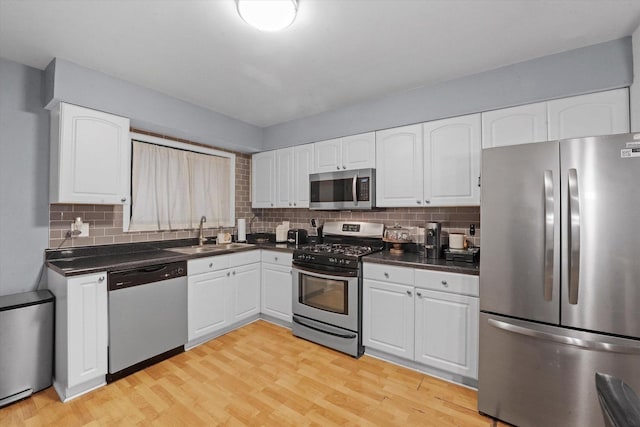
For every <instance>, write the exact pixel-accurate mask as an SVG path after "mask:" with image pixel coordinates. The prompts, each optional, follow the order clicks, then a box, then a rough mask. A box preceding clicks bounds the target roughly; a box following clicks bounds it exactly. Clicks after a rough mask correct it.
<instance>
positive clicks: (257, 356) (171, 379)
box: [0, 320, 496, 426]
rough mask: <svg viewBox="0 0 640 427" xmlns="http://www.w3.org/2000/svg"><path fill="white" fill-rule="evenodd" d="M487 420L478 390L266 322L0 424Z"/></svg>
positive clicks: (2, 414) (40, 396)
mask: <svg viewBox="0 0 640 427" xmlns="http://www.w3.org/2000/svg"><path fill="white" fill-rule="evenodd" d="M21 425H24V426H41V425H52V426H79V425H93V426H97V425H109V426H111V425H127V426H130V425H170V426H192V425H206V426H213V425H229V426H234V425H272V426H312V425H313V426H334V425H339V426H393V425H397V426H493V425H496V423H495V422H494V421H493V420H491V419H489V418H487V417H484V416H481V415H480V414H478V412H477V410H476V392H475V391H473V390H470V389H467V388H464V387H460V386H457V385H454V384H451V383H448V382H445V381H441V380H438V379H435V378H433V377H429V376H427V375H423V374H421V373H418V372H415V371H412V370H409V369H405V368H402V367H398V366H396V365H393V364H390V363H386V362H383V361H380V360H378V359H375V358H372V357H369V356H366V355H365V356H363V357H361V358H360V359H358V360H356V359H353V358H351V357H349V356H346V355H343V354H341V353H338V352H335V351H332V350H329V349H326V348H324V347H321V346H319V345H316V344H313V343H310V342H307V341H304V340H301V339H298V338H295V337H293V336H292V335H291V331H290V330H288V329H285V328H282V327H279V326H276V325H273V324H271V323H268V322H265V321H261V320H260V321H257V322H254V323H252V324H250V325H247V326H245V327H243V328H241V329H238V330H236V331H234V332H231V333H229V334H227V335H224V336H222V337H220V338H217V339H215V340H213V341H210V342H208V343H206V344H203V345H201V346H199V347H196V348H194V349H192V350H190V351H188V352H185V353H182V354H179V355H177V356H174V357H173V358H171V359H169V360H165V361H163V362H161V363H159V364H156V365H154V366H152V367H149V368H147V369H145V370H143V371H140V372H137V373H135V374H133V375H130V376H128V377H126V378H123V379H121V380H119V381H116V382H114V383H112V384H109V385H107V386H106V387H102V388H100V389H98V390H96V391H93V392H91V393H89V394H86V395H84V396H81V397H79V398H77V399H74V400H72V401H70V402H68V403H66V404H65V403H61V402H60V401H59V399H58V396H57V395H56V394H55V391H54V390H53V388H52V387H50V388H48V389H47V390H44V391H42V392H40V393H37V394H35V395H34V396H32V397H31V398H28V399H25V400H23V401H21V402H17V403H15V404H13V405H9V406H7V407H5V408H3V409H0V426H21Z"/></svg>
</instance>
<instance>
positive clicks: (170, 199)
mask: <svg viewBox="0 0 640 427" xmlns="http://www.w3.org/2000/svg"><path fill="white" fill-rule="evenodd" d="M131 138H132V146H133V152H132V165H131V205H127V206H125V208H124V214H123V215H124V221H123V228H124V230H125V231H159V230H181V229H193V228H196V227H198V225H199V222H200V218H201V217H202V216H206V217H207V222H206V226H207V227H208V228H211V227H220V226H222V227H233V226H234V224H235V179H234V177H235V155H234V154H232V153H227V152H223V151H218V150H214V149H210V148H205V147H199V146H196V145H191V144H185V143H180V142H176V141H171V140H167V139H162V138H156V137H152V136H147V135H141V134H136V133H132V134H131Z"/></svg>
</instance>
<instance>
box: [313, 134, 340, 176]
mask: <svg viewBox="0 0 640 427" xmlns="http://www.w3.org/2000/svg"><path fill="white" fill-rule="evenodd" d="M341 156H342V152H341V144H340V138H337V139H330V140H328V141H322V142H316V143H315V144H313V161H314V167H313V169H314V172H315V173H320V172H333V171H335V170H339V169H342V163H341V162H342V159H341Z"/></svg>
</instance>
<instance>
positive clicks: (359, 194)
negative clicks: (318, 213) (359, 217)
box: [309, 169, 376, 210]
mask: <svg viewBox="0 0 640 427" xmlns="http://www.w3.org/2000/svg"><path fill="white" fill-rule="evenodd" d="M309 193H310V195H309V209H315V210H362V209H373V208H374V207H375V206H376V203H375V202H376V170H375V169H355V170H345V171H336V172H324V173H312V174H310V175H309Z"/></svg>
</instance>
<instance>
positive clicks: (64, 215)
mask: <svg viewBox="0 0 640 427" xmlns="http://www.w3.org/2000/svg"><path fill="white" fill-rule="evenodd" d="M135 131H136V132H139V133H146V134H150V133H148V132H143V131H140V130H135ZM150 135H153V136H158V137H164V138H169V137H167V136H164V135H158V134H150ZM169 139H171V138H169ZM180 141H181V142H189V141H185V140H180ZM225 151H229V150H225ZM235 154H236V181H235V185H236V218H246V220H247V232H251V231H252V232H271V233H273V232H275V227H276V225H278V224H280V223H281V222H282V221H290V222H291V228H305V229H307V230H311V218H316V219H317V220H319V221H320V222H323V223H324V222H328V221H340V220H353V221H371V222H381V223H384V224H385V225H386V226H393V225H394V224H396V223H397V224H400V225H402V226H405V227H424V226H425V223H426V222H427V221H438V222H440V223H442V230H443V232H444V233H443V234H445V235H446V234H447V233H464V234H467V235H468V233H469V225H470V224H475V226H476V234H475V236H474V237H470V236H469V240H470V242H471V243H473V244H474V245H475V246H480V207H479V206H469V207H443V208H389V209H384V210H379V211H351V212H349V211H342V212H338V211H310V210H308V209H252V208H251V196H250V195H251V155H249V154H243V153H237V152H236V153H235ZM254 216H255V217H254ZM76 217H82V220H83V221H84V222H85V223H89V237H74V238H73V239H67V240H66V241H64V236H65V233H66V232H67V231H68V230H69V229H70V227H71V223H72V222H73V221H74V220H75V218H76ZM225 231H227V232H232V231H233V230H231V229H225ZM217 232H218V229H217V228H213V229H208V230H205V235H206V236H214V235H216V234H217ZM194 237H198V231H197V230H172V231H158V232H127V233H125V232H123V231H122V206H120V205H76V204H73V205H70V204H51V205H49V248H57V247H59V246H60V245H62V247H70V246H90V245H108V244H114V243H132V242H147V241H155V240H172V239H184V238H194ZM63 242H64V243H63Z"/></svg>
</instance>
